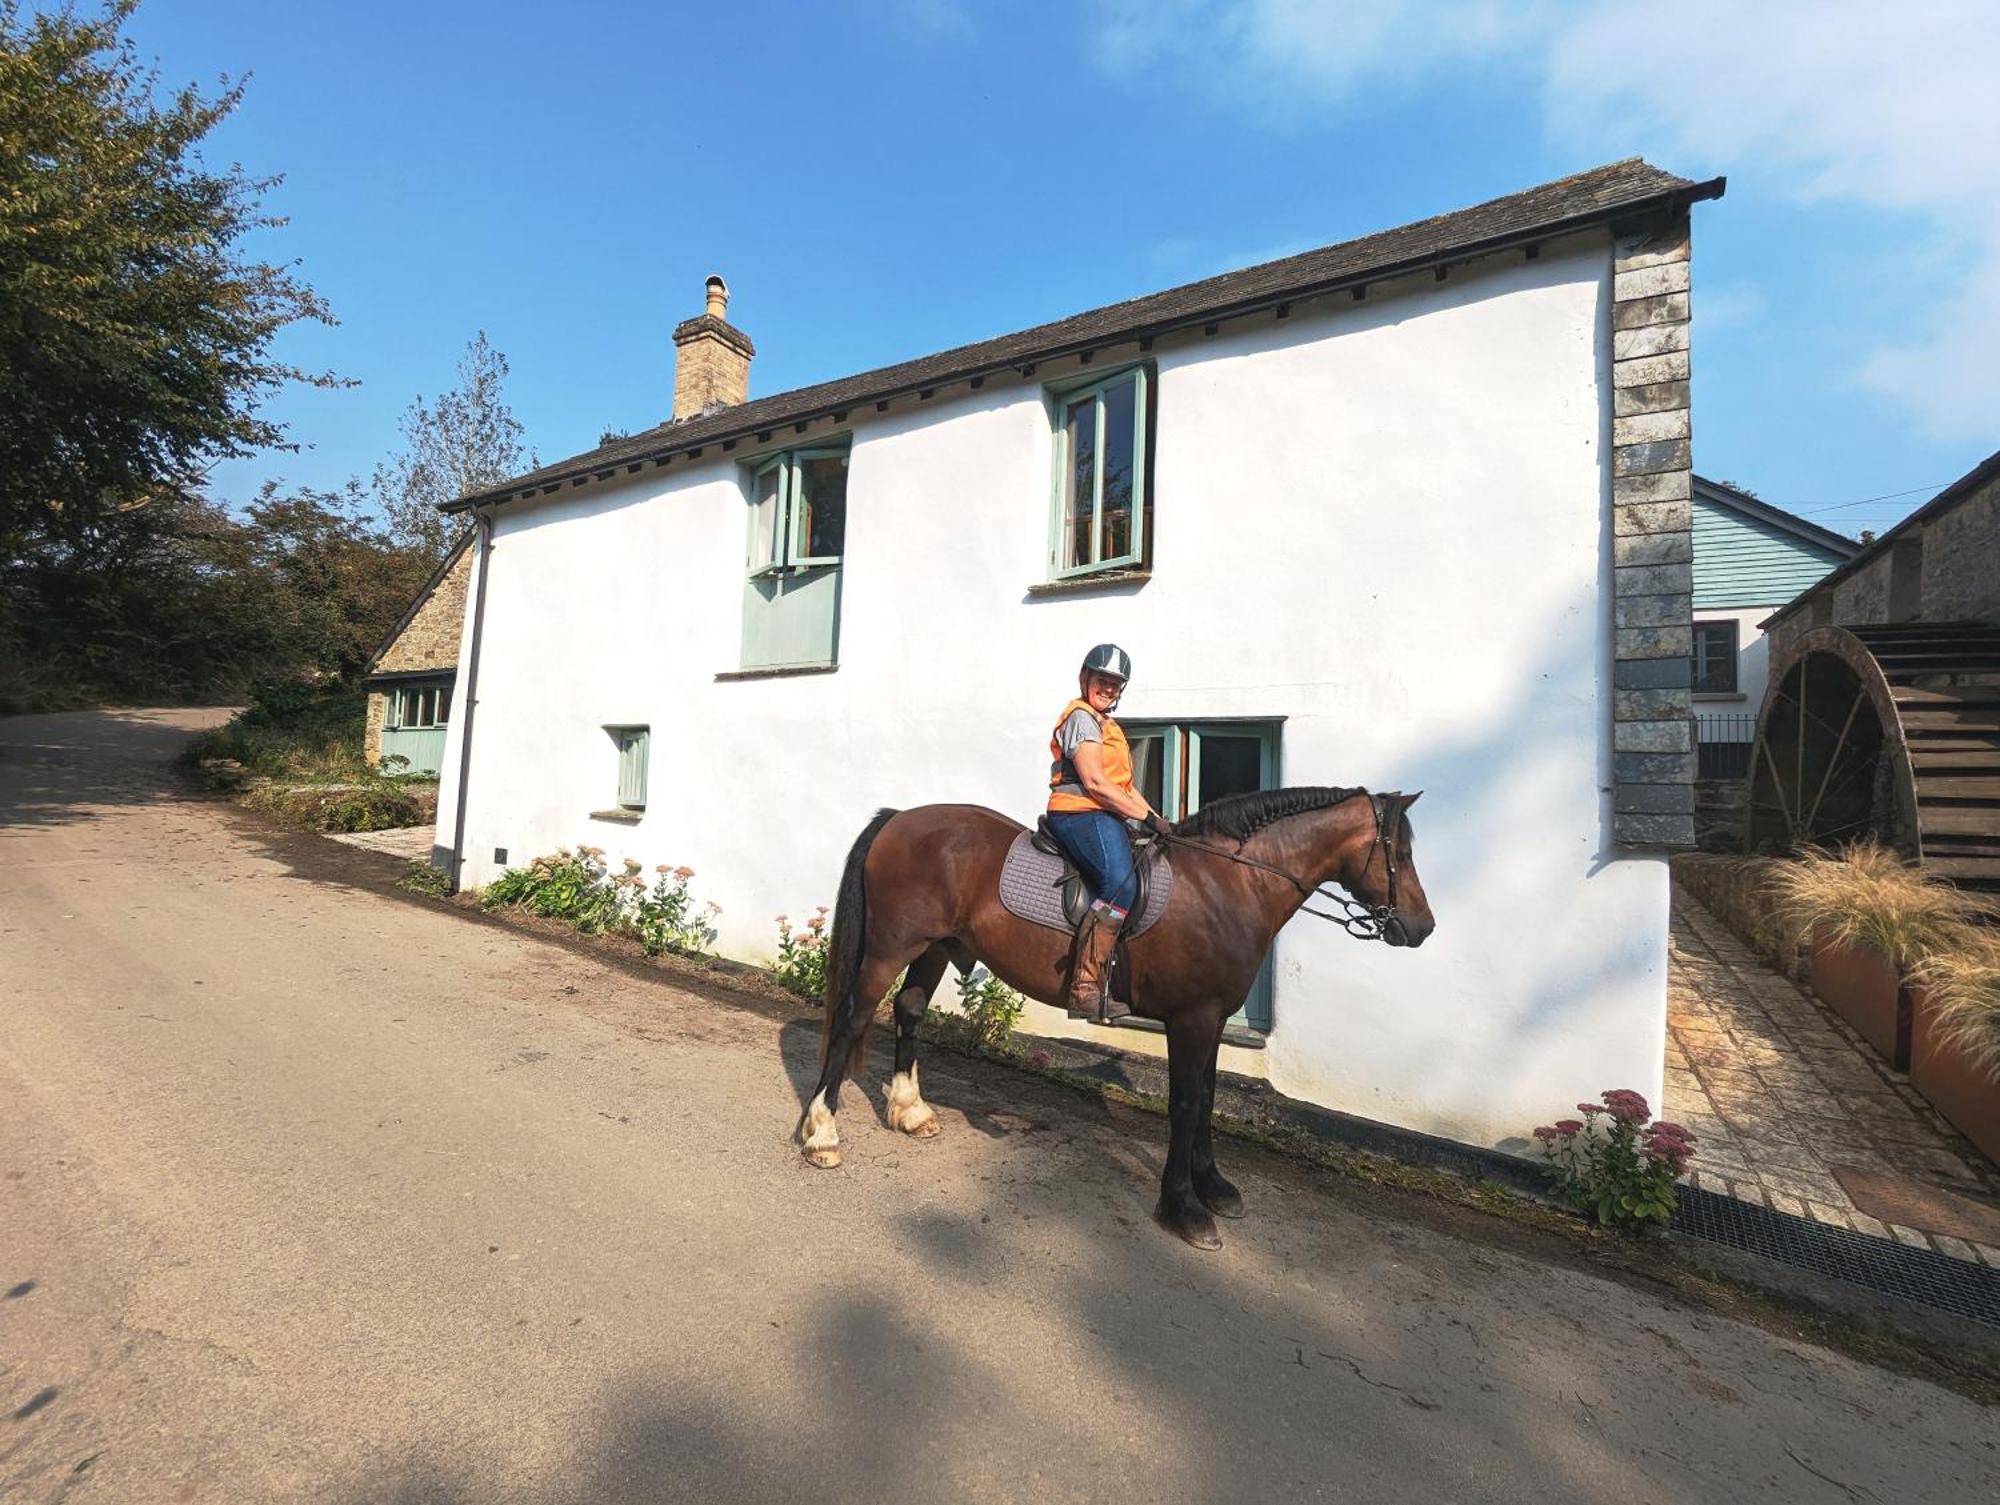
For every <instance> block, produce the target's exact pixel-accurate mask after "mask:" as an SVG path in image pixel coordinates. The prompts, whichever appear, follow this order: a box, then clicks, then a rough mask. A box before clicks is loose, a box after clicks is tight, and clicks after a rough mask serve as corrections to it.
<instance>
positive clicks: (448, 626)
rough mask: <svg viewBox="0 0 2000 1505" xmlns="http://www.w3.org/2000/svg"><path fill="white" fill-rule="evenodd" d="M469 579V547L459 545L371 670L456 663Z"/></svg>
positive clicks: (383, 671) (403, 670)
mask: <svg viewBox="0 0 2000 1505" xmlns="http://www.w3.org/2000/svg"><path fill="white" fill-rule="evenodd" d="M471 583H472V550H471V549H470V548H465V549H461V550H460V551H459V555H458V558H456V559H454V560H453V561H452V562H451V568H449V569H448V570H446V571H445V574H444V578H443V579H442V580H440V581H438V583H437V588H436V589H435V590H433V591H432V592H431V594H430V599H429V600H427V601H425V602H424V604H423V605H422V606H419V607H418V608H417V614H416V615H415V616H413V617H411V618H410V620H409V622H408V624H407V625H405V627H404V628H403V630H402V631H401V632H399V633H397V634H396V637H395V641H393V642H392V643H390V644H389V646H388V647H387V648H385V649H383V650H382V654H381V656H380V657H379V658H377V659H376V660H375V663H374V665H373V667H372V668H370V670H369V671H368V672H369V673H371V674H408V673H411V672H413V671H417V670H424V669H454V668H456V667H458V633H459V627H460V625H461V624H462V623H463V622H464V621H465V592H466V587H467V586H469V585H470V584H471Z"/></svg>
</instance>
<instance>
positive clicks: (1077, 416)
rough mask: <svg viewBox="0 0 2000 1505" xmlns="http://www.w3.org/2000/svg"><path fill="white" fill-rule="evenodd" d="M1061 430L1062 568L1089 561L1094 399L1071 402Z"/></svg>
mask: <svg viewBox="0 0 2000 1505" xmlns="http://www.w3.org/2000/svg"><path fill="white" fill-rule="evenodd" d="M1063 433H1064V441H1065V445H1066V449H1065V451H1064V452H1065V453H1066V454H1067V455H1068V456H1069V465H1068V468H1067V472H1066V474H1065V475H1064V476H1063V550H1064V557H1063V561H1062V562H1063V567H1064V568H1065V569H1068V568H1070V567H1072V566H1074V565H1079V564H1091V563H1094V562H1095V559H1096V556H1095V555H1093V554H1092V553H1091V552H1090V520H1091V504H1092V499H1093V498H1094V497H1095V495H1096V476H1097V402H1096V400H1095V399H1094V398H1085V399H1084V400H1083V401H1082V402H1073V403H1071V404H1070V405H1069V407H1068V409H1067V410H1066V411H1065V413H1064V415H1063Z"/></svg>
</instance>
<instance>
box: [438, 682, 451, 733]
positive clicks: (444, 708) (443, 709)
mask: <svg viewBox="0 0 2000 1505" xmlns="http://www.w3.org/2000/svg"><path fill="white" fill-rule="evenodd" d="M451 688H452V687H451V686H450V685H446V686H445V687H444V688H443V689H441V690H439V691H438V723H439V724H440V725H443V724H445V723H448V722H449V721H450V720H451Z"/></svg>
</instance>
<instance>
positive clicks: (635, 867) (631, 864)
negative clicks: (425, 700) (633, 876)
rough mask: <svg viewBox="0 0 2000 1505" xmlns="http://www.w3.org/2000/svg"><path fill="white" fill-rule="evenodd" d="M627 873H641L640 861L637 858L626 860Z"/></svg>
mask: <svg viewBox="0 0 2000 1505" xmlns="http://www.w3.org/2000/svg"><path fill="white" fill-rule="evenodd" d="M625 871H626V872H628V873H636V872H638V871H639V861H638V859H637V858H636V857H627V858H626V859H625Z"/></svg>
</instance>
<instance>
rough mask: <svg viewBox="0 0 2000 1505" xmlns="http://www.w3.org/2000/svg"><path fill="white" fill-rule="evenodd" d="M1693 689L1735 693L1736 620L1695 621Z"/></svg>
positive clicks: (1711, 693)
mask: <svg viewBox="0 0 2000 1505" xmlns="http://www.w3.org/2000/svg"><path fill="white" fill-rule="evenodd" d="M1694 693H1695V694H1697V695H1734V694H1735V693H1736V623H1734V622H1697V623H1695V624H1694Z"/></svg>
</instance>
